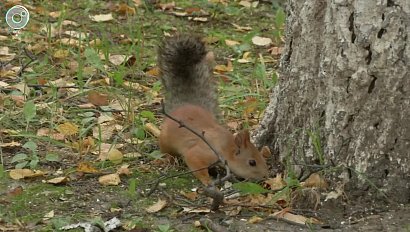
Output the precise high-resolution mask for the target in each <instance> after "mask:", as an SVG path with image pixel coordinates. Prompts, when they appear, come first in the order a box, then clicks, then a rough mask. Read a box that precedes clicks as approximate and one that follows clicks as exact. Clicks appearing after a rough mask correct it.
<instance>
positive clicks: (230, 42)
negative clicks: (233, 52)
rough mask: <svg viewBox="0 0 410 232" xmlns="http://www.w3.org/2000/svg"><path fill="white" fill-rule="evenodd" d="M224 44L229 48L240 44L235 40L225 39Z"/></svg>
mask: <svg viewBox="0 0 410 232" xmlns="http://www.w3.org/2000/svg"><path fill="white" fill-rule="evenodd" d="M225 44H226V45H227V46H229V47H233V46H236V45H239V44H241V43H239V42H238V41H235V40H229V39H226V40H225Z"/></svg>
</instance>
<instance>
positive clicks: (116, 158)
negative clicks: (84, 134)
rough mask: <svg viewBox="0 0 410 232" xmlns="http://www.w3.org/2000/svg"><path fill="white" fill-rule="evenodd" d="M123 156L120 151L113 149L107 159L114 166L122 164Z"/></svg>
mask: <svg viewBox="0 0 410 232" xmlns="http://www.w3.org/2000/svg"><path fill="white" fill-rule="evenodd" d="M122 158H123V154H122V152H121V151H119V150H117V149H115V148H113V149H111V150H110V151H109V152H108V159H109V160H110V161H111V162H113V163H114V164H119V163H121V162H122Z"/></svg>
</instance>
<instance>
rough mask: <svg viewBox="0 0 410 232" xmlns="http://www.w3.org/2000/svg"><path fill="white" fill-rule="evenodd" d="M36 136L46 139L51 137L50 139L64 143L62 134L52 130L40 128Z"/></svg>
mask: <svg viewBox="0 0 410 232" xmlns="http://www.w3.org/2000/svg"><path fill="white" fill-rule="evenodd" d="M37 136H46V137H51V138H52V139H55V140H58V141H64V139H65V136H64V134H62V133H57V132H55V131H53V130H50V128H40V129H38V130H37Z"/></svg>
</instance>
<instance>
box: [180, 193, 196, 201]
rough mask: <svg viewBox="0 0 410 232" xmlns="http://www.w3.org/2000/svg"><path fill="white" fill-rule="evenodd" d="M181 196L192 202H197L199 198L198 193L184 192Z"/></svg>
mask: <svg viewBox="0 0 410 232" xmlns="http://www.w3.org/2000/svg"><path fill="white" fill-rule="evenodd" d="M181 194H182V195H183V196H184V197H186V198H187V199H189V200H191V201H195V200H196V199H197V198H198V193H197V192H189V193H186V192H183V191H181Z"/></svg>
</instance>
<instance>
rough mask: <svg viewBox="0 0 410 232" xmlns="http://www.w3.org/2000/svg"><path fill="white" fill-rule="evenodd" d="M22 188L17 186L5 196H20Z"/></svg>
mask: <svg viewBox="0 0 410 232" xmlns="http://www.w3.org/2000/svg"><path fill="white" fill-rule="evenodd" d="M23 190H24V189H23V187H22V186H17V187H15V188H13V189H11V190H10V191H8V192H7V196H13V197H14V196H18V195H21V194H22V193H23Z"/></svg>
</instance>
